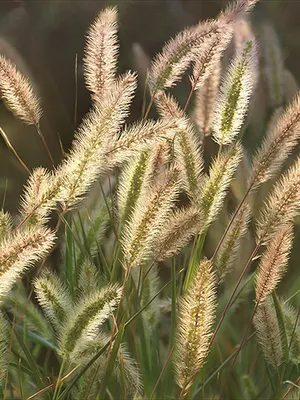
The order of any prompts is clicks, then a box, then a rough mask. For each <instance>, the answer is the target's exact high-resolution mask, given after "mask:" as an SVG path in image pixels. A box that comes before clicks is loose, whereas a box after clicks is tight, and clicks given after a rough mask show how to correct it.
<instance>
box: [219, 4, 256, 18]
mask: <svg viewBox="0 0 300 400" xmlns="http://www.w3.org/2000/svg"><path fill="white" fill-rule="evenodd" d="M258 1H259V0H235V1H233V2H231V3H230V4H229V5H228V6H227V8H226V9H225V10H224V11H223V12H222V13H221V15H220V17H219V19H221V20H224V21H225V22H236V21H238V20H239V19H242V18H245V16H246V15H247V13H249V12H250V11H252V9H253V8H254V6H255V4H256V3H258Z"/></svg>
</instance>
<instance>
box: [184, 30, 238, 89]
mask: <svg viewBox="0 0 300 400" xmlns="http://www.w3.org/2000/svg"><path fill="white" fill-rule="evenodd" d="M232 33H233V31H232V28H231V27H230V25H229V26H228V29H223V32H222V35H217V36H216V37H215V39H214V40H213V41H212V42H211V44H210V45H209V46H207V47H206V48H205V50H204V51H203V52H202V53H200V55H199V57H197V58H196V60H195V61H194V63H193V64H194V65H193V74H192V76H190V81H191V85H192V88H193V89H194V90H199V89H202V88H203V85H204V83H205V81H206V80H207V79H208V78H209V77H210V76H211V74H214V70H215V69H216V68H218V66H219V64H220V60H221V57H222V55H223V53H224V51H225V50H226V48H227V46H228V44H229V42H230V40H231V38H232Z"/></svg>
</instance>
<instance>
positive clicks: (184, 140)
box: [156, 93, 203, 198]
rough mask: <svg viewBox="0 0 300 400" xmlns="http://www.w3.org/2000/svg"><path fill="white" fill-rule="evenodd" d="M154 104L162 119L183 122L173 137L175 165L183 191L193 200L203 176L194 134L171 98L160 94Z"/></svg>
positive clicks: (200, 158) (183, 114) (198, 144)
mask: <svg viewBox="0 0 300 400" xmlns="http://www.w3.org/2000/svg"><path fill="white" fill-rule="evenodd" d="M156 104H157V108H158V110H159V113H160V115H161V116H162V117H163V118H164V119H168V118H173V117H175V118H181V119H182V120H183V127H182V129H180V130H178V133H177V135H176V136H175V137H174V153H175V159H176V163H175V165H176V167H177V168H178V169H179V171H180V172H181V175H182V183H183V188H184V190H185V191H186V192H187V194H188V195H189V196H190V197H191V198H193V197H195V195H196V194H197V192H198V191H199V186H200V184H201V181H202V175H203V159H202V154H201V152H200V149H199V147H200V143H199V142H198V139H197V135H196V132H195V130H194V128H193V126H192V125H191V124H190V123H189V121H188V119H187V118H186V117H185V113H184V112H183V111H182V110H181V109H180V107H179V105H178V104H177V102H176V100H175V99H174V98H173V97H172V96H167V95H166V94H165V93H162V94H161V95H160V96H159V97H158V99H157V101H156Z"/></svg>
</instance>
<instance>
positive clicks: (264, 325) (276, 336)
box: [253, 297, 282, 368]
mask: <svg viewBox="0 0 300 400" xmlns="http://www.w3.org/2000/svg"><path fill="white" fill-rule="evenodd" d="M253 324H254V327H255V331H256V337H257V340H258V342H259V344H260V347H261V349H262V352H263V355H264V358H265V360H266V361H267V362H268V363H269V364H270V365H271V366H272V367H273V368H278V366H279V365H280V363H281V361H282V345H281V332H280V329H279V325H278V320H277V317H276V312H275V309H274V306H273V304H272V301H271V299H270V298H269V297H267V299H266V300H265V301H264V302H263V303H261V304H260V305H259V306H258V308H257V311H256V314H255V315H254V319H253Z"/></svg>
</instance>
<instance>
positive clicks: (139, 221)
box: [123, 169, 179, 266]
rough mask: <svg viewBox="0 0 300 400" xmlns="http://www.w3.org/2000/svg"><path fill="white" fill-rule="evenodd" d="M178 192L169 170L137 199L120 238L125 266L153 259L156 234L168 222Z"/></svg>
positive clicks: (174, 175) (175, 174)
mask: <svg viewBox="0 0 300 400" xmlns="http://www.w3.org/2000/svg"><path fill="white" fill-rule="evenodd" d="M178 191H179V174H178V171H177V170H175V169H173V170H169V171H167V172H166V174H165V176H164V177H162V180H161V182H160V183H158V184H157V186H156V187H153V189H152V191H151V193H145V194H144V195H143V196H141V197H140V198H139V199H138V202H137V204H136V208H135V211H134V213H133V215H132V217H131V219H130V221H129V222H128V225H127V226H126V229H125V232H124V238H123V249H124V253H125V257H126V261H127V264H128V265H130V266H136V265H139V264H141V263H143V262H144V261H145V260H147V259H149V257H151V256H153V252H154V250H155V248H156V243H157V237H158V233H159V232H161V231H162V229H163V228H164V226H165V224H166V223H167V221H168V218H169V216H170V213H171V210H172V206H173V205H174V201H175V200H176V198H177V196H178Z"/></svg>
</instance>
